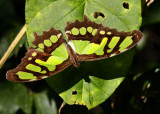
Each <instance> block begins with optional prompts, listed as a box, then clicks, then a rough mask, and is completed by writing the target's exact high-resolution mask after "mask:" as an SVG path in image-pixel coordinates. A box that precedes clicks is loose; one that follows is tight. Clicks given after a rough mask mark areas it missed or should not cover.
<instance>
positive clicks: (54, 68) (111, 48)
mask: <svg viewBox="0 0 160 114" xmlns="http://www.w3.org/2000/svg"><path fill="white" fill-rule="evenodd" d="M65 34H66V37H67V41H66V40H65V39H64V37H63V35H62V32H61V31H60V30H56V29H55V28H51V29H50V30H49V31H43V34H42V35H37V34H36V33H35V32H34V37H35V39H34V41H33V42H32V44H33V45H35V46H36V48H33V47H29V48H28V52H27V53H26V54H25V57H24V58H22V60H21V61H22V62H21V63H20V64H19V65H18V66H17V67H16V68H15V69H13V70H9V71H8V72H7V74H6V78H7V80H9V81H14V82H31V81H37V80H41V79H45V78H48V77H50V76H53V75H55V74H57V73H59V72H61V71H63V70H64V69H66V68H67V67H69V66H71V65H74V66H75V67H78V66H79V65H80V62H83V61H95V60H101V59H106V58H109V57H112V56H115V55H118V54H121V53H123V52H125V51H127V50H129V49H131V48H132V47H133V46H135V45H136V44H137V43H138V42H139V41H140V39H141V38H142V37H143V34H142V32H140V31H137V30H134V31H132V32H124V31H122V32H119V31H117V30H116V29H110V28H109V27H104V26H103V25H102V24H98V23H96V22H93V21H90V20H88V18H87V16H85V15H84V16H83V21H79V20H75V22H73V23H70V22H68V23H67V26H66V28H65Z"/></svg>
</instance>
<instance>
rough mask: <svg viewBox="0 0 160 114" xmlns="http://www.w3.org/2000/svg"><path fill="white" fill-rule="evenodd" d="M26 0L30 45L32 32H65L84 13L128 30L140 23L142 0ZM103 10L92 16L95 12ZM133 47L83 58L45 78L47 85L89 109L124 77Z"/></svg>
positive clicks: (108, 24) (80, 18)
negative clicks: (88, 59)
mask: <svg viewBox="0 0 160 114" xmlns="http://www.w3.org/2000/svg"><path fill="white" fill-rule="evenodd" d="M125 4H128V7H127V8H126V7H124V1H123V0H117V1H112V2H111V1H110V0H94V1H93V0H92V1H91V0H65V1H64V0H57V1H54V0H45V1H44V0H27V1H26V23H27V37H28V42H29V45H30V46H33V44H32V43H31V42H32V41H33V40H34V36H33V32H37V33H38V34H42V31H44V30H49V29H50V28H51V27H54V28H56V29H60V30H61V31H62V32H63V33H64V28H65V26H66V23H67V22H74V21H75V20H76V19H78V20H82V18H83V14H85V15H87V17H88V18H89V19H90V20H92V21H95V22H97V23H103V24H104V26H109V27H111V28H117V29H118V30H120V31H121V30H124V31H131V30H134V29H139V27H140V25H141V20H142V18H141V0H126V2H125ZM96 12H98V13H102V14H104V16H105V17H104V19H102V17H98V18H95V17H94V15H95V13H96ZM133 55H134V50H130V51H128V52H125V53H123V54H121V55H118V56H116V57H113V58H109V59H104V60H100V61H94V62H83V63H81V65H80V67H79V68H78V69H77V68H74V67H73V66H71V67H70V68H68V69H66V70H65V71H63V72H61V73H59V74H58V75H55V76H53V77H52V78H49V79H47V82H48V83H49V85H50V86H51V87H52V88H54V90H55V91H56V92H57V93H58V94H59V95H60V96H61V97H62V98H63V99H64V101H65V102H67V103H68V104H83V105H86V106H87V107H88V108H89V109H90V108H93V107H95V106H97V105H99V104H100V103H102V102H104V101H105V100H106V99H107V98H108V97H109V96H110V95H111V94H112V93H113V92H114V91H115V89H116V88H117V87H118V85H119V84H120V83H121V82H122V81H123V79H124V78H125V75H126V72H127V70H128V68H129V66H130V64H131V62H132V58H133Z"/></svg>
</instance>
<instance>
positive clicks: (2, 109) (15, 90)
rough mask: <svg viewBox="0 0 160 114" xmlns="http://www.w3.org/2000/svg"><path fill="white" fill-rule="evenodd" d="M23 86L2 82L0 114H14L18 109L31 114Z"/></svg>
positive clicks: (29, 102)
mask: <svg viewBox="0 0 160 114" xmlns="http://www.w3.org/2000/svg"><path fill="white" fill-rule="evenodd" d="M29 97H30V96H29V95H28V90H27V88H26V87H25V86H24V85H23V84H19V83H10V82H4V83H1V84H0V114H14V113H15V112H16V111H17V110H18V109H19V108H21V109H22V110H23V111H24V112H25V113H28V114H29V113H31V109H32V108H31V107H32V105H31V100H30V98H29Z"/></svg>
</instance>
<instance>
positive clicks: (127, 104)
mask: <svg viewBox="0 0 160 114" xmlns="http://www.w3.org/2000/svg"><path fill="white" fill-rule="evenodd" d="M142 9H143V10H142V18H143V22H142V26H141V31H142V32H143V34H144V38H143V41H142V42H141V43H140V44H139V45H138V46H137V49H136V54H135V57H134V60H133V63H132V66H131V68H130V70H129V71H128V75H127V77H126V79H125V80H124V81H123V82H122V83H121V85H120V86H119V87H118V88H117V89H116V91H115V92H114V94H113V95H112V96H111V97H110V98H109V99H107V100H106V101H105V102H104V103H102V104H101V105H100V106H98V107H96V108H94V109H91V110H90V111H88V110H87V109H86V108H85V107H83V106H69V105H65V106H64V108H63V109H62V113H65V114H66V113H69V114H70V113H73V114H74V113H82V112H83V113H94V114H99V113H107V114H112V113H116V114H121V113H122V114H125V113H127V114H132V113H133V114H141V113H143V114H151V113H154V114H158V113H160V64H159V63H160V2H159V0H155V1H154V2H153V3H151V4H150V5H149V6H147V3H144V2H143V3H142ZM0 22H1V25H0V58H1V57H2V56H3V54H4V53H5V51H6V50H7V48H8V47H9V45H10V43H11V42H12V41H13V39H14V37H15V36H16V35H17V33H18V32H19V30H20V29H21V28H22V26H23V25H24V24H25V0H1V1H0ZM26 51H27V40H26V35H25V36H24V37H23V38H22V40H21V41H20V43H19V44H18V45H17V47H16V48H15V49H14V51H13V53H12V54H11V56H10V57H9V58H8V60H7V61H6V63H5V64H4V66H3V68H2V69H0V88H3V92H4V91H5V90H6V91H7V88H5V87H4V86H3V85H5V84H4V83H9V82H8V81H6V79H5V75H6V72H7V70H9V69H12V68H15V67H16V66H17V65H18V64H19V63H20V59H21V58H22V57H23V56H24V55H25V52H26ZM23 85H25V87H27V89H28V91H32V92H33V93H37V94H38V93H40V92H42V91H44V90H45V91H47V94H46V95H47V96H48V98H49V99H54V100H55V102H56V105H57V110H58V109H59V107H60V105H61V103H62V99H61V98H60V97H59V96H58V95H57V94H56V93H55V92H54V91H53V90H51V88H50V87H49V86H48V85H47V83H46V82H45V81H43V80H42V81H38V82H36V83H29V84H23ZM1 91H2V90H0V94H1ZM12 92H14V91H10V93H8V94H12ZM0 97H1V98H0V102H1V99H3V96H1V95H0ZM4 105H5V104H4ZM4 107H5V106H4ZM6 108H8V107H6ZM8 110H9V109H8ZM36 110H37V109H36V108H35V107H34V105H33V106H32V113H34V112H36ZM16 113H17V114H19V113H24V112H23V110H22V109H21V108H19V109H18V110H17V111H16Z"/></svg>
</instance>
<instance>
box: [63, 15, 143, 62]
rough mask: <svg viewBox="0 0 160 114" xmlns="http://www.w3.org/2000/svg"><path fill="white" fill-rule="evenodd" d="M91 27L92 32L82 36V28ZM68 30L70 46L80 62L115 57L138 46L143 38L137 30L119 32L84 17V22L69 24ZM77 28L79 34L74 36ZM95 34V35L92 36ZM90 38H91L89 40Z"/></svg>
mask: <svg viewBox="0 0 160 114" xmlns="http://www.w3.org/2000/svg"><path fill="white" fill-rule="evenodd" d="M77 23H79V24H78V25H79V26H76V24H77ZM86 23H87V24H86ZM73 25H75V26H76V27H75V26H73ZM90 26H92V28H93V29H92V31H90V32H89V31H87V32H85V33H86V34H83V35H82V34H81V28H88V27H90ZM94 27H95V28H94ZM96 27H97V28H96ZM66 28H67V29H65V30H66V35H67V36H68V40H69V45H71V47H72V48H73V49H74V51H75V52H76V53H77V56H78V58H79V60H80V61H93V60H98V59H103V58H108V57H112V56H115V55H117V54H120V53H122V52H124V51H126V50H128V49H130V48H131V47H133V46H134V45H136V44H137V43H138V42H139V40H140V39H141V38H142V36H143V34H142V33H141V32H140V31H137V30H134V31H132V32H124V31H123V32H118V31H117V30H116V29H110V28H109V27H103V26H102V25H100V24H96V23H95V22H92V21H89V20H88V19H87V18H86V16H84V20H83V21H82V22H79V21H75V22H74V23H68V24H67V27H66ZM68 28H69V29H68ZM75 28H76V31H77V34H74V32H75V31H73V29H75ZM94 29H96V32H94ZM86 30H87V29H86ZM67 31H69V32H67ZM72 31H73V32H72ZM93 32H94V34H92V33H93ZM89 36H91V37H90V38H88V37H89Z"/></svg>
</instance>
